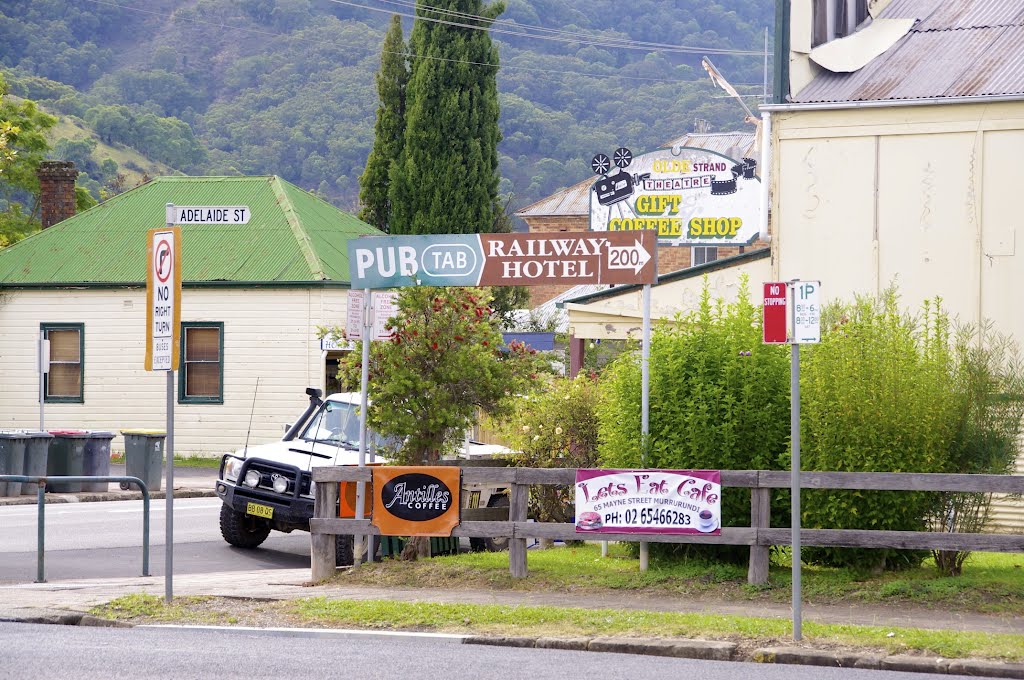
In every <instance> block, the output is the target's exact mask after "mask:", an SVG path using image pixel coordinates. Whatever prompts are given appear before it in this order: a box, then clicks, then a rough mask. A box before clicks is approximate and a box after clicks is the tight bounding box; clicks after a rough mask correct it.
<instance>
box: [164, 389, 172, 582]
mask: <svg viewBox="0 0 1024 680" xmlns="http://www.w3.org/2000/svg"><path fill="white" fill-rule="evenodd" d="M165 452H166V455H167V496H166V500H167V538H166V540H165V546H164V558H165V560H164V569H165V571H166V574H165V576H164V591H165V592H164V598H165V599H166V600H167V601H168V602H170V601H171V600H172V599H173V598H174V371H167V448H166V450H165Z"/></svg>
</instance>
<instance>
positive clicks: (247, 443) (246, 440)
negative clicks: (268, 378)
mask: <svg viewBox="0 0 1024 680" xmlns="http://www.w3.org/2000/svg"><path fill="white" fill-rule="evenodd" d="M259 391H260V377H259V376H256V389H255V390H253V393H252V409H251V410H250V411H249V429H247V430H246V431H245V448H243V449H242V458H245V457H246V456H247V455H248V454H249V433H250V432H252V414H253V413H255V412H256V395H257V394H258V393H259Z"/></svg>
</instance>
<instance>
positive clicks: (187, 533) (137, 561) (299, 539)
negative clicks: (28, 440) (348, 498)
mask: <svg viewBox="0 0 1024 680" xmlns="http://www.w3.org/2000/svg"><path fill="white" fill-rule="evenodd" d="M220 506H221V502H220V500H219V499H216V498H176V499H175V500H174V572H175V573H176V574H195V573H204V572H215V571H247V570H251V569H300V568H304V567H305V568H308V567H309V566H310V563H309V534H308V533H306V532H304V531H302V532H298V531H297V532H294V533H292V534H282V533H280V532H276V531H275V532H271V534H270V537H269V538H267V540H266V542H265V543H264V544H263V545H262V546H261V547H260V548H258V549H256V550H241V549H239V548H235V547H232V546H230V545H228V544H227V543H225V542H224V539H222V538H221V536H220V525H219V513H220ZM37 512H38V510H37V508H36V506H35V505H12V506H5V507H0V583H28V582H31V581H34V580H35V578H36V571H37V563H36V537H37V531H36V517H37ZM142 515H143V513H142V501H118V502H109V503H78V504H76V503H67V504H60V505H48V506H47V507H46V523H45V528H46V539H45V540H46V552H45V567H46V579H47V580H58V579H79V578H101V577H111V576H139V575H141V574H142ZM165 516H166V515H165V504H164V501H163V500H155V501H152V502H151V504H150V534H149V540H150V556H149V564H150V574H151V575H153V576H160V575H163V573H164V548H163V547H164V538H165V524H166V520H165ZM0 675H2V673H0Z"/></svg>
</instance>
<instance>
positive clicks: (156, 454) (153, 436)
mask: <svg viewBox="0 0 1024 680" xmlns="http://www.w3.org/2000/svg"><path fill="white" fill-rule="evenodd" d="M121 434H123V435H124V467H125V474H126V475H128V476H129V477H138V478H139V479H141V480H142V481H144V482H145V483H146V487H147V488H148V489H149V491H150V492H153V491H159V490H160V479H161V474H160V472H161V469H160V466H161V464H162V463H163V460H164V439H165V438H166V437H167V433H166V432H164V431H163V430H121ZM121 488H122V489H127V488H128V485H127V484H124V483H122V484H121Z"/></svg>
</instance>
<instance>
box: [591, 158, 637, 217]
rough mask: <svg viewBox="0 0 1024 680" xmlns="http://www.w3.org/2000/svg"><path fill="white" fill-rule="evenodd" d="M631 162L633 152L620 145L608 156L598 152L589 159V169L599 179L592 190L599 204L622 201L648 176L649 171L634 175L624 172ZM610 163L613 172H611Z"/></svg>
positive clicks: (612, 203) (611, 203)
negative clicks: (613, 169)
mask: <svg viewBox="0 0 1024 680" xmlns="http://www.w3.org/2000/svg"><path fill="white" fill-rule="evenodd" d="M632 162H633V152H632V151H630V150H629V149H627V148H626V147H624V146H620V147H619V148H618V149H616V150H615V151H614V153H612V157H611V158H609V157H608V156H606V155H605V154H603V153H599V154H597V155H596V156H594V158H593V159H592V160H591V161H590V169H591V170H593V171H594V174H595V175H597V176H598V177H599V178H600V179H598V180H597V182H595V183H594V191H595V192H596V193H597V202H598V203H600V204H601V205H614V204H616V203H619V202H620V201H624V200H626V199H627V198H629V197H630V196H632V195H633V189H634V188H635V187H636V185H637V184H639V183H640V182H642V181H644V180H645V179H647V178H648V177H650V176H651V175H650V173H644V174H643V175H636V174H632V175H630V174H629V173H627V172H626V168H628V167H629V166H630V164H631V163H632ZM612 165H614V166H615V168H616V170H615V172H611V169H612Z"/></svg>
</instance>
